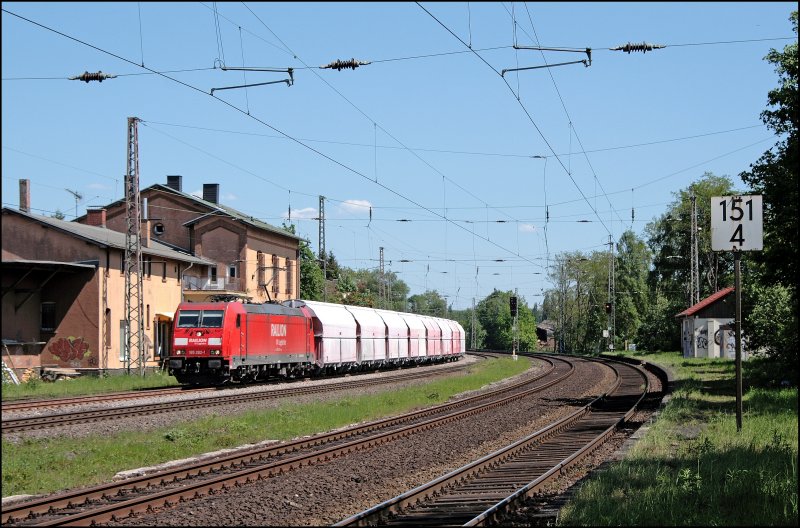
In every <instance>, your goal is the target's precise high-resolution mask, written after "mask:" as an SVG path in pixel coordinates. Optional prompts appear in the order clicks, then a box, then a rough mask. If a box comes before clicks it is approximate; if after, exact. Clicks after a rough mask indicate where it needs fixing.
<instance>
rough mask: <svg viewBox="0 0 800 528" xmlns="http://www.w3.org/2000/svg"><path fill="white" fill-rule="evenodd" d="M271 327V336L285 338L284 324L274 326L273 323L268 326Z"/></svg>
mask: <svg viewBox="0 0 800 528" xmlns="http://www.w3.org/2000/svg"><path fill="white" fill-rule="evenodd" d="M270 326H271V327H272V334H271V335H272V336H279V337H284V336H286V325H285V324H275V323H273V324H272V325H270Z"/></svg>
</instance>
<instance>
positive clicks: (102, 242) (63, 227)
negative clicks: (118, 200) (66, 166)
mask: <svg viewBox="0 0 800 528" xmlns="http://www.w3.org/2000/svg"><path fill="white" fill-rule="evenodd" d="M7 213H11V214H16V215H19V216H23V217H25V218H28V219H30V220H32V221H34V222H37V223H39V224H45V225H47V226H49V227H52V228H54V229H58V230H60V231H62V232H64V233H68V234H70V235H73V236H76V237H78V238H82V239H84V240H86V241H88V242H91V243H93V244H95V245H98V246H100V247H112V248H115V249H121V250H123V251H124V250H125V247H126V242H125V238H126V234H125V233H121V232H119V231H114V230H112V229H107V228H105V227H98V226H90V225H86V224H79V223H77V222H68V221H66V220H58V219H57V218H52V217H49V216H40V215H35V214H32V213H26V212H23V211H18V210H16V209H11V208H8V207H3V214H7ZM142 254H143V255H153V256H158V257H162V258H170V259H173V260H180V261H183V262H192V263H194V264H201V265H206V266H213V265H216V262H215V261H212V260H209V259H206V258H203V257H197V256H194V255H190V254H189V253H186V252H184V251H178V250H175V249H173V248H172V247H170V246H167V245H165V244H162V243H161V242H158V241H156V240H152V239H151V240H150V247H142Z"/></svg>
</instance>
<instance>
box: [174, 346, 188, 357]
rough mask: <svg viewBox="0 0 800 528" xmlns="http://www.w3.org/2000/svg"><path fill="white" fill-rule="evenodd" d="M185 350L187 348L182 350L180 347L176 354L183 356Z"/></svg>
mask: <svg viewBox="0 0 800 528" xmlns="http://www.w3.org/2000/svg"><path fill="white" fill-rule="evenodd" d="M185 352H186V351H185V350H181V349H180V348H179V349H177V350H175V355H176V356H182V355H183V354H184V353H185Z"/></svg>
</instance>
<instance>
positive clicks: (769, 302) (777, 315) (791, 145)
mask: <svg viewBox="0 0 800 528" xmlns="http://www.w3.org/2000/svg"><path fill="white" fill-rule="evenodd" d="M797 18H798V16H797V11H794V12H792V14H791V16H790V18H789V20H790V21H791V24H792V29H793V30H794V33H795V41H794V42H792V43H791V44H788V45H787V46H785V47H784V48H783V51H778V50H775V49H772V50H770V52H769V53H768V54H767V56H766V57H764V58H765V60H766V61H768V62H769V63H770V64H773V65H774V66H775V71H776V73H777V74H778V87H777V88H775V89H773V90H770V92H769V93H768V94H767V101H768V104H769V107H768V108H767V109H766V110H764V111H763V112H762V113H761V119H762V121H763V122H764V124H766V125H767V127H769V128H770V129H772V130H773V131H775V133H776V134H777V135H778V137H779V140H778V142H777V143H776V144H775V146H774V147H773V148H772V149H770V150H768V151H767V152H765V153H764V154H763V155H762V156H761V157H760V158H759V159H758V161H756V162H755V163H754V164H752V165H751V166H750V170H749V171H746V172H743V173H741V174H740V176H741V178H742V180H743V181H744V182H745V183H747V184H748V185H750V186H751V188H752V190H753V193H754V194H761V195H762V197H763V204H764V217H763V220H764V249H763V251H758V252H753V253H750V254H748V255H747V257H748V260H751V261H752V262H753V264H754V265H753V266H751V267H750V269H751V270H752V272H753V273H752V274H751V276H750V281H748V282H749V283H752V285H751V286H749V285H748V283H745V287H744V288H743V290H744V291H743V297H744V299H743V303H744V304H745V306H750V307H752V310H749V311H745V310H743V314H744V325H743V329H744V334H745V335H746V336H747V337H748V340H749V345H750V348H751V350H752V349H759V348H760V349H761V350H763V352H764V353H765V354H766V356H768V357H769V358H770V359H771V360H772V363H773V366H774V367H776V368H777V369H779V370H780V371H782V372H783V375H784V376H786V377H787V378H786V379H790V381H791V382H793V383H794V384H795V385H796V384H797V381H798V379H797V355H798V354H797V339H798V331H797V330H798V321H797V313H798V302H797V287H796V281H797V261H798V259H799V258H800V255H798V245H797V233H798V229H800V226H798V214H797V204H798V202H800V180H798V166H799V162H800V159H798V144H797V120H798V113H800V98H799V97H798V83H797V75H798V70H797Z"/></svg>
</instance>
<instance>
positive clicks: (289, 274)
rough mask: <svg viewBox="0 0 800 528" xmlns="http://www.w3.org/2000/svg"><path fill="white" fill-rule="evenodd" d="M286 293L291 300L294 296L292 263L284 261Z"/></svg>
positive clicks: (287, 260)
mask: <svg viewBox="0 0 800 528" xmlns="http://www.w3.org/2000/svg"><path fill="white" fill-rule="evenodd" d="M286 293H287V295H289V298H290V299H291V298H292V296H293V295H294V262H293V261H291V260H289V259H286Z"/></svg>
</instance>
